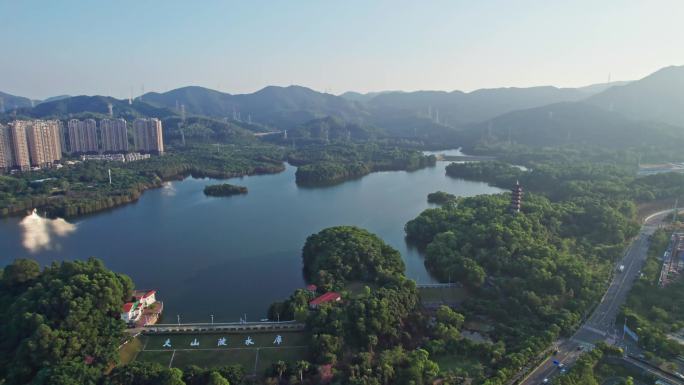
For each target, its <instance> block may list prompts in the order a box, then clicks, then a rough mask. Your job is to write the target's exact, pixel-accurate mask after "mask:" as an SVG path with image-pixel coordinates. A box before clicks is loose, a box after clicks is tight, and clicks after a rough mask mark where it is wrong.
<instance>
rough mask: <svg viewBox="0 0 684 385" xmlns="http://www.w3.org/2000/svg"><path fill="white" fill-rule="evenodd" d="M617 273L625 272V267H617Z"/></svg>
mask: <svg viewBox="0 0 684 385" xmlns="http://www.w3.org/2000/svg"><path fill="white" fill-rule="evenodd" d="M618 271H619V272H620V273H622V272H623V271H625V265H620V267H618Z"/></svg>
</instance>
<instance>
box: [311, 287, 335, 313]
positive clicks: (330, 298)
mask: <svg viewBox="0 0 684 385" xmlns="http://www.w3.org/2000/svg"><path fill="white" fill-rule="evenodd" d="M341 299H342V296H341V295H340V293H336V292H334V291H329V292H327V293H325V294H323V295H321V296H319V297H316V298H314V299H312V300H311V302H309V307H310V308H312V309H315V308H317V307H318V306H319V305H321V304H324V303H330V302H339V301H340V300H341Z"/></svg>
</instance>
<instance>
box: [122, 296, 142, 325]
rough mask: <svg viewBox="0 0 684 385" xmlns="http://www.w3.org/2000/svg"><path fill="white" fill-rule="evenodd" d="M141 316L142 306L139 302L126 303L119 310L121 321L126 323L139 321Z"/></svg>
mask: <svg viewBox="0 0 684 385" xmlns="http://www.w3.org/2000/svg"><path fill="white" fill-rule="evenodd" d="M141 314H142V306H140V302H138V301H135V302H126V303H125V304H124V305H123V309H121V319H122V320H123V321H124V322H126V323H129V322H135V321H137V320H139V319H140V315H141Z"/></svg>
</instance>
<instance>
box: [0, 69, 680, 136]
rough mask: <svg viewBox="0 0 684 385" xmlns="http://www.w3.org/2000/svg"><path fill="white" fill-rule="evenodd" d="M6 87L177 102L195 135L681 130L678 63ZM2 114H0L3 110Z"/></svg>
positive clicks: (147, 109) (71, 108)
mask: <svg viewBox="0 0 684 385" xmlns="http://www.w3.org/2000/svg"><path fill="white" fill-rule="evenodd" d="M0 95H8V94H0ZM5 97H6V99H7V100H10V97H12V98H14V99H11V100H15V101H16V102H17V103H19V104H23V105H24V107H20V108H18V109H17V115H18V116H25V117H35V118H51V117H58V118H62V119H66V118H69V117H86V116H100V117H101V116H106V114H108V106H109V105H110V104H111V105H112V107H113V111H114V115H115V116H119V117H125V118H135V117H140V116H152V117H158V118H161V119H166V120H169V119H172V118H173V119H177V118H179V116H180V114H181V108H180V106H181V105H182V106H184V108H185V112H186V117H188V119H189V118H190V117H194V118H197V119H195V120H194V121H195V122H196V123H197V124H195V126H194V127H195V130H194V132H193V134H194V136H195V137H196V138H204V139H203V140H211V139H212V138H222V137H226V136H231V135H232V136H235V135H242V134H244V133H245V132H243V131H242V130H243V129H244V130H247V131H246V132H249V131H274V130H284V129H286V130H290V131H291V134H292V135H293V137H296V136H299V137H301V138H305V139H309V140H325V138H326V137H327V138H328V139H336V138H337V139H340V138H341V139H344V138H347V137H348V138H350V139H354V138H357V139H363V138H375V137H394V138H401V139H402V140H404V139H406V140H409V141H411V142H413V143H415V142H422V143H423V144H426V145H429V146H439V145H447V144H449V145H458V144H459V143H460V142H463V143H464V144H465V143H468V144H470V145H475V144H476V143H477V142H478V141H480V142H481V141H508V140H509V133H510V140H511V141H514V142H516V143H521V144H530V145H562V144H593V145H608V146H613V145H618V146H623V145H638V142H639V140H644V141H650V142H658V143H660V142H662V141H671V140H680V139H681V132H684V66H682V67H667V68H663V69H661V70H659V71H656V72H655V73H653V74H651V75H649V76H646V77H644V78H643V79H640V80H636V81H630V82H612V83H604V84H595V85H590V86H587V87H580V88H557V87H551V86H542V87H529V88H494V89H481V90H476V91H472V92H468V93H466V92H461V91H451V92H445V91H416V92H402V91H388V92H374V93H367V94H362V93H358V92H346V93H344V94H342V95H339V96H336V95H332V94H328V93H322V92H317V91H315V90H312V89H309V88H306V87H301V86H288V87H278V86H269V87H265V88H263V89H261V90H259V91H257V92H254V93H250V94H239V95H232V94H228V93H224V92H220V91H216V90H211V89H208V88H203V87H197V86H189V87H182V88H178V89H174V90H171V91H168V92H163V93H157V92H150V93H146V94H144V95H142V96H141V97H139V98H136V99H135V101H134V102H133V103H132V104H129V103H128V102H127V101H125V100H120V99H115V98H111V97H105V96H75V97H67V96H63V97H62V96H60V97H55V98H50V100H47V101H44V102H42V103H40V104H38V105H36V106H35V107H33V108H31V106H30V104H31V100H30V99H28V98H20V97H15V96H12V95H9V96H5ZM3 100H4V99H3ZM5 105H6V107H7V103H6V104H5ZM6 110H7V108H6ZM9 118H10V117H9V116H8V115H7V114H5V117H4V120H8V119H9ZM219 123H221V124H219ZM200 124H205V125H209V126H211V127H213V128H212V130H211V131H212V132H213V133H210V132H204V131H202V129H201V128H200V126H199V125H200ZM678 127H679V128H678ZM644 133H646V135H645V134H644ZM650 134H652V135H655V136H654V137H649V135H650ZM622 136H628V137H627V138H622ZM592 138H594V139H596V140H592Z"/></svg>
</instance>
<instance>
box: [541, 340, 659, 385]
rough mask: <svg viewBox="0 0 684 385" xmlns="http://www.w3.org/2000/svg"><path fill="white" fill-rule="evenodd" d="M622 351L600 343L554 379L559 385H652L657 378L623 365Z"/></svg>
mask: <svg viewBox="0 0 684 385" xmlns="http://www.w3.org/2000/svg"><path fill="white" fill-rule="evenodd" d="M622 354H623V352H622V350H621V349H619V348H615V347H612V346H609V345H607V344H605V343H603V342H599V343H598V344H597V345H596V347H595V348H594V349H592V350H591V351H588V352H586V353H583V354H582V355H581V356H580V358H579V359H577V362H575V364H574V365H573V366H572V368H570V370H568V372H567V373H566V374H565V375H563V376H560V377H557V378H556V379H554V381H553V383H554V384H557V385H600V384H605V383H610V384H615V385H634V384H635V380H638V381H640V382H639V383H645V384H652V383H654V382H655V378H653V377H652V376H650V375H648V374H646V373H644V372H642V371H635V370H634V369H630V368H628V367H626V366H624V364H622V363H621V362H620V361H619V359H620V358H621V357H622Z"/></svg>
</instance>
